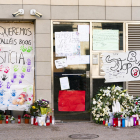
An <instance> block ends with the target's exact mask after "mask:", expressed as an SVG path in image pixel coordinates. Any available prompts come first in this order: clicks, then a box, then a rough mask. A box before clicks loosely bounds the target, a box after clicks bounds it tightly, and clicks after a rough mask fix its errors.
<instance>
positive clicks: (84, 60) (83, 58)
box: [67, 55, 90, 65]
mask: <svg viewBox="0 0 140 140" xmlns="http://www.w3.org/2000/svg"><path fill="white" fill-rule="evenodd" d="M89 60H90V56H89V55H79V56H67V64H68V65H78V64H89Z"/></svg>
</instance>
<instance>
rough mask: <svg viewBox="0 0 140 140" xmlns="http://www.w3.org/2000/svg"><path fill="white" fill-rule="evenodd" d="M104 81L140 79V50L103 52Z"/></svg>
mask: <svg viewBox="0 0 140 140" xmlns="http://www.w3.org/2000/svg"><path fill="white" fill-rule="evenodd" d="M102 60H103V67H102V68H103V70H104V72H105V80H106V81H105V82H123V81H136V80H140V51H128V52H122V53H103V58H102Z"/></svg>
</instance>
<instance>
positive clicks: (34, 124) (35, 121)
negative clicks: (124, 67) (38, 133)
mask: <svg viewBox="0 0 140 140" xmlns="http://www.w3.org/2000/svg"><path fill="white" fill-rule="evenodd" d="M33 122H34V123H33V125H35V123H36V118H35V117H34V121H33Z"/></svg>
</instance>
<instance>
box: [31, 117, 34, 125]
mask: <svg viewBox="0 0 140 140" xmlns="http://www.w3.org/2000/svg"><path fill="white" fill-rule="evenodd" d="M33 123H34V116H31V124H33Z"/></svg>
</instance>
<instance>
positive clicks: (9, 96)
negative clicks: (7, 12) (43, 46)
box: [0, 23, 34, 110]
mask: <svg viewBox="0 0 140 140" xmlns="http://www.w3.org/2000/svg"><path fill="white" fill-rule="evenodd" d="M33 84H34V25H33V24H31V23H0V109H1V108H4V107H5V108H7V109H11V110H20V109H21V110H25V109H26V107H27V106H29V105H30V104H31V103H32V101H33ZM21 94H22V95H23V96H22V97H23V98H24V100H25V102H24V104H23V105H19V104H18V103H15V104H13V100H16V99H19V100H20V99H21V96H20V95H21ZM25 95H26V96H25Z"/></svg>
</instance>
